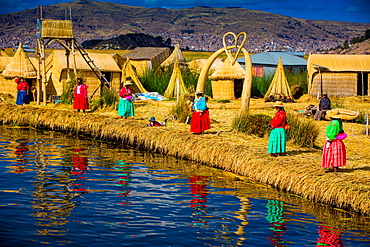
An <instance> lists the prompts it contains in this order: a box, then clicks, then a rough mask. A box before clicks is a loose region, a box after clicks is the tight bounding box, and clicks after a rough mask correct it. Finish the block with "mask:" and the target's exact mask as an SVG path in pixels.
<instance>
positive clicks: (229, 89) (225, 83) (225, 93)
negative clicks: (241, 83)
mask: <svg viewBox="0 0 370 247" xmlns="http://www.w3.org/2000/svg"><path fill="white" fill-rule="evenodd" d="M211 83H212V93H213V98H214V99H234V97H235V95H234V81H233V80H220V81H211Z"/></svg>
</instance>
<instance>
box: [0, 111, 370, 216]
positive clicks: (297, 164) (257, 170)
mask: <svg viewBox="0 0 370 247" xmlns="http://www.w3.org/2000/svg"><path fill="white" fill-rule="evenodd" d="M145 121H147V119H146V118H145V119H126V120H123V119H118V118H117V116H112V115H109V114H100V113H86V114H83V113H77V112H75V111H72V110H69V109H58V108H56V109H52V108H42V107H36V106H23V107H18V106H15V105H11V104H0V122H1V123H2V124H11V125H21V126H32V127H35V128H38V129H48V130H55V131H67V132H71V133H76V134H77V135H79V134H84V135H87V136H91V137H92V138H95V139H101V140H108V141H113V142H116V143H122V144H124V145H129V146H133V147H137V148H143V149H145V150H148V151H153V152H158V153H161V154H164V155H170V156H174V157H176V158H179V159H187V160H192V161H195V162H199V163H201V164H203V165H207V166H210V167H214V168H218V169H222V170H224V171H228V172H232V173H235V174H237V175H240V176H246V177H248V178H251V179H253V180H256V181H259V182H261V183H263V184H267V185H270V186H272V187H274V188H276V189H278V190H280V191H284V192H288V193H292V194H295V195H298V196H300V197H303V198H306V199H309V200H311V201H314V202H318V203H323V204H327V205H330V206H333V207H337V208H341V209H345V210H349V211H352V212H356V213H359V214H363V215H365V216H368V215H370V167H369V164H367V165H368V166H367V167H366V166H365V167H360V168H353V167H351V165H349V166H348V168H347V167H346V166H345V167H344V168H342V169H341V171H342V172H339V173H327V172H325V170H324V169H323V168H321V167H320V161H321V150H320V149H314V148H300V147H295V146H294V147H292V146H291V147H290V148H289V150H288V154H287V156H280V157H271V156H269V155H268V154H267V152H266V147H267V146H266V139H264V138H258V137H254V136H247V135H243V134H235V133H226V131H223V132H222V133H221V134H215V133H214V131H212V132H209V133H207V134H204V135H194V134H191V133H190V132H189V130H186V128H187V126H186V125H184V124H177V125H176V124H173V125H172V124H169V126H166V127H146V126H145V125H146V122H145ZM179 126H180V127H179ZM228 128H229V129H230V127H228ZM211 130H212V129H211ZM217 130H218V129H217V128H215V131H216V132H217ZM233 135H235V136H237V137H238V140H237V141H235V139H233ZM289 145H290V144H289ZM356 162H364V160H355V159H353V160H352V158H351V159H350V160H349V163H351V164H352V163H354V164H355V163H356ZM365 162H368V161H367V160H365ZM356 169H357V170H359V171H360V172H359V173H357V170H356Z"/></svg>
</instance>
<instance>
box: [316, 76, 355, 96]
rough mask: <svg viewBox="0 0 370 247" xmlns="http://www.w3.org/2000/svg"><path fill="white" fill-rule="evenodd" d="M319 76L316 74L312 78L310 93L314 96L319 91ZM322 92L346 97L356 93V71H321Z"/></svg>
mask: <svg viewBox="0 0 370 247" xmlns="http://www.w3.org/2000/svg"><path fill="white" fill-rule="evenodd" d="M320 84H321V77H320V75H319V74H316V75H315V76H314V78H313V84H312V89H311V90H310V93H309V94H310V95H311V96H313V97H316V96H317V94H318V92H320V88H321V86H320ZM322 88H323V92H327V93H328V94H329V97H330V96H335V97H348V96H356V95H357V73H350V72H349V73H322Z"/></svg>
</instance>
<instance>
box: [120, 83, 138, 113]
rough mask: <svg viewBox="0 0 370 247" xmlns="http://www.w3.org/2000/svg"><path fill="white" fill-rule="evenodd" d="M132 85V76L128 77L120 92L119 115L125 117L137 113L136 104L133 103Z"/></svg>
mask: <svg viewBox="0 0 370 247" xmlns="http://www.w3.org/2000/svg"><path fill="white" fill-rule="evenodd" d="M132 85H133V83H132V82H131V77H127V78H126V83H125V86H123V87H122V88H121V91H120V92H119V97H120V101H119V104H118V116H121V117H122V118H123V117H124V118H125V119H126V118H128V117H133V116H134V115H135V111H134V104H133V103H132V101H133V97H132V89H131V86H132Z"/></svg>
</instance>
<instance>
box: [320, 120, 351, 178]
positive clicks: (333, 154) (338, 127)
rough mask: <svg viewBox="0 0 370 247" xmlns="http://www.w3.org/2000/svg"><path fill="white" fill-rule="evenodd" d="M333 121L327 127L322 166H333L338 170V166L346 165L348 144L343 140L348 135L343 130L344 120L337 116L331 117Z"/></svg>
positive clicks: (334, 169) (335, 170)
mask: <svg viewBox="0 0 370 247" xmlns="http://www.w3.org/2000/svg"><path fill="white" fill-rule="evenodd" d="M330 118H331V119H332V121H331V122H330V124H329V125H328V127H327V128H326V136H327V140H326V142H325V145H324V149H323V153H322V161H321V166H322V167H324V168H331V167H333V171H334V172H338V167H341V166H345V165H346V146H344V143H343V141H342V140H344V139H345V138H346V137H347V134H345V133H344V131H343V124H342V120H341V119H340V118H337V117H335V116H334V117H330Z"/></svg>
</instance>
